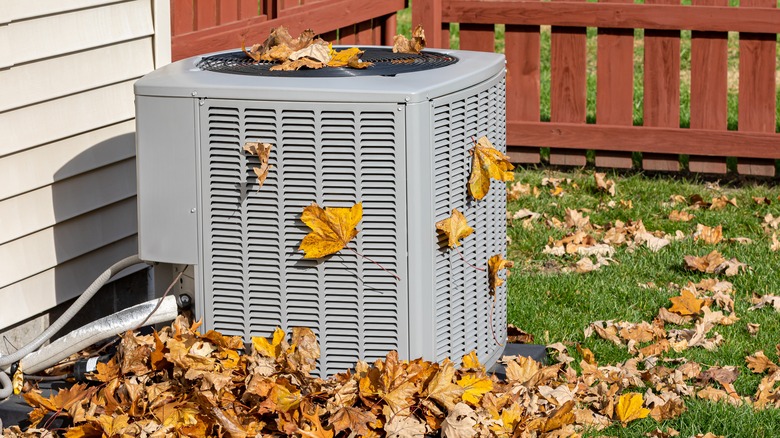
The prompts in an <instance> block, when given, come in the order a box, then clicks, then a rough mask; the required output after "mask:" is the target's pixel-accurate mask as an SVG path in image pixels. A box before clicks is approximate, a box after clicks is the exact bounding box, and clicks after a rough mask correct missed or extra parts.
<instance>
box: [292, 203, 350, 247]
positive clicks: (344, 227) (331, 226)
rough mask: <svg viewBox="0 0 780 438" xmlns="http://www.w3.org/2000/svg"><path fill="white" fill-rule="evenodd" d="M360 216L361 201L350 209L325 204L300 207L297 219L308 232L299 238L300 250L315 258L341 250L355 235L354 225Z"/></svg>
mask: <svg viewBox="0 0 780 438" xmlns="http://www.w3.org/2000/svg"><path fill="white" fill-rule="evenodd" d="M362 218H363V204H362V203H357V204H355V205H354V206H352V207H350V208H334V207H327V208H325V209H324V210H323V209H322V208H320V206H319V205H317V204H316V203H314V202H312V204H311V205H310V206H308V207H306V208H305V209H304V210H303V214H302V215H301V221H303V223H304V224H306V225H307V226H308V227H309V228H311V229H312V231H311V232H310V233H309V234H307V235H306V237H304V238H303V241H302V242H301V245H300V247H299V249H300V250H302V251H303V252H304V256H303V257H304V258H307V259H317V258H320V257H325V256H327V255H330V254H335V253H337V252H339V251H341V250H342V249H343V248H344V247H345V246H347V243H349V241H350V240H352V239H354V238H355V236H357V234H358V231H359V230H356V229H355V227H356V226H357V224H358V223H359V222H360V220H361V219H362Z"/></svg>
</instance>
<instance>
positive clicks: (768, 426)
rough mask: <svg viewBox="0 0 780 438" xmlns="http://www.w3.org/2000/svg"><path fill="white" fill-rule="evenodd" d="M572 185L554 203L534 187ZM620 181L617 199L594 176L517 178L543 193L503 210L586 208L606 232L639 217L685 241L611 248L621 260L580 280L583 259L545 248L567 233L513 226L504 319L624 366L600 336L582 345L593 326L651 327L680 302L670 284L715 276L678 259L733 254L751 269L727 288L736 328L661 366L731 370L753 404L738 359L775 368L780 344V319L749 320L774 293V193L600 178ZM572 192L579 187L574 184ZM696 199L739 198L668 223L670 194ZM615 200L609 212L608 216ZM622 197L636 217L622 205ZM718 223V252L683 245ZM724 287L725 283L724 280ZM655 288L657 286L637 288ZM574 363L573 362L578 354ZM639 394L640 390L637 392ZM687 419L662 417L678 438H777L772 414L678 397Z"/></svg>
mask: <svg viewBox="0 0 780 438" xmlns="http://www.w3.org/2000/svg"><path fill="white" fill-rule="evenodd" d="M551 176H555V177H564V178H571V180H572V182H573V183H574V185H572V184H564V185H563V186H562V187H563V188H564V194H563V196H561V197H553V196H551V195H550V193H549V187H542V186H541V182H542V179H543V178H545V177H551ZM608 178H612V179H614V180H615V181H616V184H617V195H616V196H615V197H614V198H610V197H609V196H608V195H603V194H601V193H599V192H598V191H597V189H596V187H595V183H594V178H593V176H592V172H590V171H573V172H570V173H559V172H551V171H546V170H521V171H518V172H517V173H516V178H515V180H516V181H519V182H522V183H528V184H530V185H531V186H532V187H539V188H540V190H541V194H540V195H539V196H538V198H535V197H533V196H525V197H521V198H520V199H518V200H515V201H512V202H510V203H509V210H510V212H514V211H517V210H519V209H521V208H525V209H529V210H531V211H534V212H537V213H540V214H542V215H544V217H545V219H547V220H549V219H552V218H558V219H561V220H563V218H564V215H565V211H566V210H565V209H567V208H569V209H577V210H580V211H582V210H585V211H586V213H585V214H586V215H589V216H590V222H591V223H592V224H597V225H607V224H610V223H614V222H615V221H617V220H620V221H624V222H626V221H628V220H633V221H636V220H642V221H643V222H644V224H645V226H646V228H647V230H648V231H651V232H652V231H654V230H661V231H663V232H666V233H672V234H674V233H675V231H676V230H680V231H682V232H683V233H684V234H685V235H686V236H687V238H686V239H684V240H681V241H678V242H672V243H671V244H670V245H669V246H667V247H665V248H662V249H661V250H660V251H658V252H651V251H650V250H649V249H647V248H645V247H638V248H636V249H634V250H628V249H627V248H626V247H625V246H623V247H618V248H617V251H616V253H615V255H614V256H613V257H612V258H613V259H614V260H615V261H616V262H617V263H613V264H611V265H610V266H605V267H602V268H601V269H600V270H598V271H593V272H590V273H585V274H578V273H576V272H566V268H569V267H571V266H572V265H573V264H574V263H575V262H576V261H577V260H578V259H579V258H580V257H579V256H576V255H574V256H563V257H560V256H552V255H546V254H543V252H542V250H543V249H544V247H545V245H546V244H547V243H548V241H549V239H550V238H552V239H556V240H557V239H560V238H562V237H563V236H564V235H565V234H567V233H569V232H571V230H560V229H556V228H554V227H550V226H548V225H546V224H545V219H541V220H537V221H535V222H533V227H532V228H530V229H529V228H526V227H523V226H522V225H521V223H520V222H521V221H514V222H513V223H512V224H510V226H509V230H508V235H509V237H510V238H511V239H512V242H511V244H510V245H509V248H508V258H509V259H510V260H513V261H514V262H515V267H514V269H513V270H512V274H511V276H510V277H509V280H508V284H509V303H508V319H509V322H511V323H513V324H515V325H516V326H518V327H521V328H522V329H524V330H526V331H528V332H530V333H531V334H533V335H534V337H535V340H536V342H537V343H541V344H548V345H549V344H550V343H555V342H564V343H565V344H567V345H568V346H569V347H570V348H569V351H570V352H573V351H574V350H575V348H574V346H575V345H576V344H578V343H579V344H582V346H584V347H587V348H590V349H591V350H592V351H593V352H594V353H595V357H596V360H597V361H598V363H599V364H600V365H604V364H608V363H619V362H623V361H625V360H627V359H629V358H630V357H632V356H631V355H630V354H629V353H628V352H627V350H626V348H624V347H618V346H616V345H614V344H612V343H610V342H608V341H605V340H602V339H600V338H598V337H590V338H587V339H586V338H585V336H584V333H583V330H584V329H585V328H586V327H587V326H588V325H589V324H590V323H592V322H594V321H598V320H611V319H614V320H616V321H629V322H640V321H648V322H651V321H652V320H653V318H654V317H655V315H656V314H657V313H658V310H659V308H660V307H669V306H670V301H669V298H670V297H672V296H677V295H679V293H680V292H679V290H675V289H674V288H669V287H667V285H668V284H669V283H676V284H678V285H685V284H687V283H688V282H689V281H692V282H698V281H700V280H702V279H704V278H713V276H712V275H707V274H700V273H695V272H690V271H686V270H685V269H684V263H683V258H684V256H686V255H695V256H702V255H705V254H707V253H709V252H710V251H712V250H713V249H717V250H718V251H720V252H721V253H722V254H723V256H724V257H726V258H727V259H730V258H732V257H736V258H737V259H738V260H739V261H741V262H744V263H747V264H748V265H749V266H750V270H749V271H748V272H745V273H741V274H739V275H737V276H734V277H729V278H728V279H727V280H728V281H731V282H732V283H733V284H734V290H735V296H734V299H735V312H736V314H737V316H738V317H739V318H740V320H739V321H738V322H737V323H736V324H734V325H731V326H718V327H717V328H716V329H715V330H716V331H717V332H718V333H720V334H721V335H722V336H723V337H724V338H725V341H724V343H723V344H722V345H721V346H720V348H718V349H717V350H715V351H707V350H705V349H702V348H691V349H689V350H686V351H684V352H681V353H674V352H673V351H671V352H669V353H666V354H665V355H664V356H665V357H686V358H688V359H690V360H693V361H696V362H699V363H700V364H702V365H707V366H715V365H718V366H726V365H733V366H736V367H738V369H739V371H740V375H739V378H738V379H737V380H736V382H735V384H734V385H735V388H736V390H737V391H738V392H739V393H740V395H752V394H754V393H755V391H756V388H757V385H758V383H759V381H760V379H761V376H760V375H756V374H752V373H751V372H750V370H748V369H747V368H746V366H745V357H746V356H748V355H751V354H753V353H755V352H756V351H759V350H763V351H764V352H765V353H766V354H767V356H769V357H770V358H771V359H772V360H773V361H775V362H776V361H777V360H778V357H777V352H776V345H778V342H780V313H778V312H775V311H774V310H772V309H761V310H755V311H749V310H748V307H750V306H751V303H750V298H751V295H752V294H753V293H754V292H755V293H758V294H762V295H763V294H767V293H771V294H778V293H780V271H778V268H779V267H780V252H772V251H770V243H771V239H770V236H769V235H767V234H766V233H765V232H764V230H763V228H762V225H761V224H762V222H763V217H764V216H765V215H766V214H767V213H772V214H773V215H774V216H777V215H780V200H778V196H779V195H780V188H778V187H774V186H769V185H761V184H747V185H743V186H741V187H731V186H728V185H724V186H721V187H719V188H718V187H712V185H710V186H709V187H708V186H707V185H706V184H705V183H704V182H702V181H696V180H684V179H672V178H660V177H648V176H644V175H641V174H632V175H628V176H618V175H613V174H608ZM575 185H576V187H575ZM694 194H698V195H701V196H702V197H703V198H704V199H705V200H707V201H709V200H710V199H712V198H713V197H718V196H721V195H726V196H727V197H728V198H729V199H731V198H734V197H735V198H736V200H737V205H738V207H733V206H731V205H729V206H727V207H726V208H725V209H723V210H720V211H711V210H707V209H700V210H692V211H690V213H692V214H694V215H695V216H696V217H695V218H694V219H693V220H691V221H690V222H672V221H670V220H669V219H668V217H669V213H670V212H671V211H672V210H673V209H677V210H680V209H682V208H685V205H680V204H677V205H675V206H671V205H670V204H669V200H670V197H671V196H672V195H683V196H684V197H686V198H688V197H690V196H691V195H694ZM752 197H767V198H768V199H770V200H772V204H771V205H758V204H756V203H755V202H754V201H753V199H752ZM610 200H614V201H615V202H616V203H617V206H616V207H615V208H608V207H605V203H607V202H609V201H610ZM620 200H626V201H627V200H630V201H631V202H632V204H633V208H631V209H628V208H624V207H621V204H620V202H619V201H620ZM699 223H700V224H704V225H708V226H713V227H714V226H717V225H722V226H723V237H724V241H723V242H721V243H719V244H715V245H706V244H703V243H701V242H694V241H693V239H692V238H691V237H690V236H691V235H692V234H693V232H694V231H695V230H696V225H697V224H699ZM737 237H747V238H750V239H752V241H753V243H752V244H748V245H746V244H740V243H733V242H732V243H729V242H728V241H727V239H730V238H737ZM722 279H726V278H725V277H722ZM650 282H652V283H654V284H655V285H657V287H651V288H645V287H642V286H641V285H646V284H648V283H650ZM747 323H757V324H760V325H761V328H760V331H759V332H758V334H757V335H756V336H751V335H750V334H749V333H748V331H747V328H746V327H747ZM575 358H576V361H575V363H579V361H580V359H581V357H580V356H577V355H575ZM640 392H641V391H640ZM686 405H687V407H688V411H687V412H685V413H684V414H682V415H681V416H680V417H679V418H677V419H674V420H669V421H667V422H665V423H664V426H669V427H672V428H674V429H677V430H678V431H680V432H681V436H682V437H690V436H692V435H695V434H696V433H704V432H713V433H715V434H717V435H725V436H727V437H751V438H755V437H770V436H780V411H778V410H776V409H769V410H766V411H754V410H753V409H752V408H750V407H740V408H736V407H732V406H729V405H726V404H722V403H711V402H704V401H701V400H696V399H693V398H690V399H686ZM656 427H659V423H657V422H655V421H654V420H652V419H649V418H648V419H644V420H640V421H637V422H634V423H630V424H629V426H628V427H627V428H625V429H622V428H620V427H612V428H610V429H608V430H605V431H602V432H600V433H597V434H593V435H592V436H602V435H606V436H621V437H629V436H630V437H640V436H644V433H646V432H651V431H653V430H655V428H656Z"/></svg>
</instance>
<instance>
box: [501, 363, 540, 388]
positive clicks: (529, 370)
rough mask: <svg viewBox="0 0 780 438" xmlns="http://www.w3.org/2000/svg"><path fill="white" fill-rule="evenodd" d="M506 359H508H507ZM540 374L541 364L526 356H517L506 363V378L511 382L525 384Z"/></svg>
mask: <svg viewBox="0 0 780 438" xmlns="http://www.w3.org/2000/svg"><path fill="white" fill-rule="evenodd" d="M505 359H506V358H505ZM537 372H539V362H537V361H535V360H533V359H531V358H530V357H526V356H517V357H515V358H514V360H508V361H507V362H506V377H507V379H508V380H509V381H510V382H517V383H520V384H523V383H525V382H527V381H529V380H531V378H532V377H533V376H534V375H535V374H536V373H537Z"/></svg>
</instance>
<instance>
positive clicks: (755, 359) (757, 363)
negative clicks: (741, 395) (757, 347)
mask: <svg viewBox="0 0 780 438" xmlns="http://www.w3.org/2000/svg"><path fill="white" fill-rule="evenodd" d="M745 362H746V363H747V367H748V368H749V369H750V371H753V372H754V373H757V374H761V373H764V372H768V373H769V374H773V373H774V372H775V371H777V370H778V369H780V367H778V366H777V365H776V364H775V363H774V362H772V361H771V360H770V359H769V358H768V357H766V355H765V354H764V352H763V351H757V352H755V354H753V355H752V356H748V357H746V358H745Z"/></svg>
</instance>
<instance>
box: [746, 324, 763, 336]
mask: <svg viewBox="0 0 780 438" xmlns="http://www.w3.org/2000/svg"><path fill="white" fill-rule="evenodd" d="M760 328H761V324H756V323H753V322H749V323H747V331H748V333H750V336H756V335H757V334H758V330H759V329H760Z"/></svg>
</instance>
